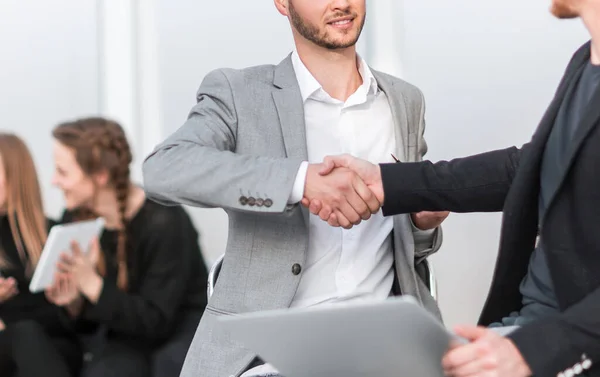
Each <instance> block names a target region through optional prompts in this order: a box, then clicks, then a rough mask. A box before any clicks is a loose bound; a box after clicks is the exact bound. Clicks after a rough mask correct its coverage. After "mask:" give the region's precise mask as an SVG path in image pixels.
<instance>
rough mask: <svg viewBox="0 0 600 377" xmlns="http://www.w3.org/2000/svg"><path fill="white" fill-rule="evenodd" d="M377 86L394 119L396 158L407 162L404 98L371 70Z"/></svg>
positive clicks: (380, 75)
mask: <svg viewBox="0 0 600 377" xmlns="http://www.w3.org/2000/svg"><path fill="white" fill-rule="evenodd" d="M371 72H372V73H373V76H374V77H375V80H377V85H378V86H379V89H381V90H382V91H383V92H384V93H385V95H386V96H387V98H388V103H389V105H390V109H391V112H392V117H393V119H394V135H395V138H396V156H397V157H398V158H399V159H400V160H401V161H403V162H406V161H409V159H410V156H409V153H408V150H409V132H408V131H409V123H408V111H407V108H406V98H405V97H404V95H403V94H402V92H401V91H400V90H394V84H393V83H392V82H390V81H388V80H386V79H385V77H384V76H383V75H382V74H380V73H379V72H377V71H375V70H373V69H372V70H371Z"/></svg>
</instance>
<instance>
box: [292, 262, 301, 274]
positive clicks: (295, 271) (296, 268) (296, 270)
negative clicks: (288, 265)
mask: <svg viewBox="0 0 600 377" xmlns="http://www.w3.org/2000/svg"><path fill="white" fill-rule="evenodd" d="M300 272H302V267H301V266H300V265H299V264H298V263H296V264H294V265H293V266H292V274H294V275H296V276H298V275H300Z"/></svg>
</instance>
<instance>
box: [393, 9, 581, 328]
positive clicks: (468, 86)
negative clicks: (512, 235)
mask: <svg viewBox="0 0 600 377" xmlns="http://www.w3.org/2000/svg"><path fill="white" fill-rule="evenodd" d="M548 4H549V2H547V1H541V2H540V1H529V2H528V1H522V0H510V1H502V2H489V1H481V0H456V1H450V2H449V1H447V0H429V1H405V2H404V14H403V15H398V16H399V17H401V16H403V18H404V33H405V34H404V37H405V40H404V43H403V48H402V53H403V57H404V62H403V63H404V64H403V65H404V77H405V78H406V79H407V80H408V81H410V82H412V83H414V84H416V85H418V86H419V87H420V88H421V89H422V90H423V91H424V93H425V97H426V100H427V114H426V117H427V131H426V138H427V141H428V143H429V147H430V152H429V154H428V156H427V157H428V158H429V159H431V160H433V161H437V160H440V159H451V158H453V157H459V156H465V155H469V154H474V153H479V152H484V151H488V150H492V149H497V148H505V147H509V146H512V145H517V146H520V145H522V144H523V143H525V142H527V141H528V140H529V139H530V137H531V135H532V134H533V131H534V129H535V127H536V126H537V123H538V122H539V120H540V118H541V116H542V113H543V112H544V111H545V109H546V106H547V105H548V104H549V102H550V99H551V98H552V96H553V94H554V91H555V89H556V86H557V84H558V82H559V80H560V78H561V76H562V73H563V70H564V68H565V67H566V64H567V62H568V60H569V59H570V58H571V55H572V54H573V52H574V51H575V50H576V49H577V47H579V46H580V45H581V44H582V43H583V42H585V41H586V40H587V39H586V33H585V32H584V29H583V27H582V26H581V24H580V23H579V22H578V21H558V20H556V19H554V18H553V17H552V16H551V15H550V13H549V12H548ZM500 217H501V216H500V214H469V215H457V214H452V215H451V216H450V218H449V219H448V220H447V222H446V223H445V226H444V230H445V233H444V234H445V238H444V239H445V241H444V245H443V247H442V250H441V251H440V253H439V254H438V255H437V256H436V257H434V258H432V260H433V261H434V266H436V267H437V272H438V279H439V294H440V303H441V306H442V310H443V312H444V315H445V319H446V321H447V323H448V324H454V323H457V322H464V321H467V322H474V321H476V319H477V317H478V315H479V312H480V310H481V307H482V305H483V302H484V300H485V296H486V294H487V290H488V288H489V283H490V281H491V275H492V270H493V266H494V263H495V259H496V256H497V247H498V239H499V231H500Z"/></svg>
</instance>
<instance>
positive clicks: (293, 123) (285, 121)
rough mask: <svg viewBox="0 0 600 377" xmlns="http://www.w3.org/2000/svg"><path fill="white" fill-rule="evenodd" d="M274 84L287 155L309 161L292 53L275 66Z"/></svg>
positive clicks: (307, 217) (300, 97) (306, 213)
mask: <svg viewBox="0 0 600 377" xmlns="http://www.w3.org/2000/svg"><path fill="white" fill-rule="evenodd" d="M273 85H274V86H275V89H274V90H273V101H274V103H275V108H276V109H277V115H278V116H279V124H280V126H281V134H282V135H283V142H284V144H285V152H286V155H287V157H288V158H293V159H301V160H303V161H308V150H307V147H306V125H305V122H304V104H303V102H302V95H301V94H300V87H299V86H298V80H297V79H296V74H295V72H294V66H293V64H292V59H291V55H289V56H288V57H287V58H286V59H285V60H283V61H282V62H281V63H280V64H279V65H278V66H277V67H275V73H274V78H273ZM300 208H301V210H302V214H303V216H304V221H305V224H306V227H307V229H308V219H309V216H310V214H309V213H308V209H307V208H305V207H304V206H302V205H300Z"/></svg>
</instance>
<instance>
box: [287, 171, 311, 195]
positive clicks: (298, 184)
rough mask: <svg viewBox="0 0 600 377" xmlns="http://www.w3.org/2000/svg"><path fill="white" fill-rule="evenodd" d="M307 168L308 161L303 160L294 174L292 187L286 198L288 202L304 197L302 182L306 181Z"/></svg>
mask: <svg viewBox="0 0 600 377" xmlns="http://www.w3.org/2000/svg"><path fill="white" fill-rule="evenodd" d="M307 170H308V161H303V162H302V164H301V165H300V168H299V169H298V173H297V174H296V180H295V181H294V188H293V189H292V193H291V194H290V198H289V199H288V204H296V203H298V202H300V201H301V200H302V198H303V197H304V183H305V182H306V171H307Z"/></svg>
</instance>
